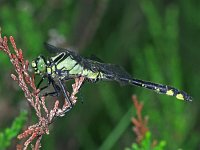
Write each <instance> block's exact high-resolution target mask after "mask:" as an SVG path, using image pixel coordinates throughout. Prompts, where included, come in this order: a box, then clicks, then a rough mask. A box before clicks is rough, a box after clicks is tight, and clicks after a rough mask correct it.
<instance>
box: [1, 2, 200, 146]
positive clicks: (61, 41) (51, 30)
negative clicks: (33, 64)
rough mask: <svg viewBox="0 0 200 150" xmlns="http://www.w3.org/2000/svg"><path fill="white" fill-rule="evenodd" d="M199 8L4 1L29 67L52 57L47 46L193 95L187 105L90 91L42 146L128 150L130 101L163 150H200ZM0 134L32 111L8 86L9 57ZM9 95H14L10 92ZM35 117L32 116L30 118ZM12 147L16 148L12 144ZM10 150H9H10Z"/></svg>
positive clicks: (114, 90) (4, 13)
mask: <svg viewBox="0 0 200 150" xmlns="http://www.w3.org/2000/svg"><path fill="white" fill-rule="evenodd" d="M199 10H200V2H199V1H197V0H196V1H195V0H190V1H188V0H179V1H173V0H162V1H158V0H151V1H150V0H136V1H132V0H125V1H122V0H98V1H93V0H79V1H74V0H58V1H56V0H49V1H45V0H35V1H32V2H28V1H24V0H11V1H5V0H2V1H0V26H1V28H2V30H3V34H4V35H13V36H14V37H15V39H16V43H17V45H18V47H21V48H22V49H23V50H24V54H25V55H26V56H27V58H29V59H30V60H32V59H33V58H35V57H37V56H38V55H39V54H43V55H45V56H46V55H50V54H47V52H46V51H45V49H44V47H43V42H44V41H48V42H51V43H52V44H54V45H59V46H63V47H75V49H76V50H77V51H79V53H81V54H82V55H84V56H89V55H91V54H95V55H96V56H98V57H100V58H101V59H102V60H104V61H105V62H112V63H115V64H120V65H122V66H123V67H124V68H125V69H126V70H127V71H128V72H130V73H131V74H132V75H133V76H134V77H135V78H141V79H145V80H151V81H154V82H160V83H163V84H170V85H173V86H175V87H178V88H180V89H184V90H185V91H187V92H188V93H190V94H191V95H192V96H193V98H194V100H193V102H192V103H184V102H180V101H178V100H176V99H175V98H172V97H167V96H164V95H158V94H155V93H153V92H150V91H148V90H143V89H141V88H136V87H131V86H119V85H118V84H117V83H112V82H102V83H98V84H85V85H84V87H83V88H82V94H81V95H80V96H79V97H80V98H79V99H80V101H81V99H83V104H81V103H80V102H79V103H78V104H77V105H76V107H74V109H73V110H72V111H70V112H69V114H68V116H67V117H64V118H61V119H58V120H57V121H56V122H55V123H54V124H53V125H52V129H51V132H50V135H49V136H46V137H45V138H44V139H43V143H42V144H43V147H44V148H45V149H48V150H54V149H57V150H59V149H83V150H86V149H87V150H88V149H102V150H106V149H115V150H117V149H124V148H125V147H131V145H132V143H133V142H134V141H135V135H134V133H133V132H132V129H131V127H132V125H131V122H130V118H131V116H133V115H134V113H133V106H132V102H131V95H132V94H136V95H137V96H138V98H139V99H140V100H142V101H143V102H144V105H145V108H144V111H145V112H144V113H145V114H147V115H148V116H149V118H150V122H149V128H150V130H151V137H153V138H156V139H160V140H164V141H166V142H167V145H166V146H165V148H166V149H178V148H182V149H199V147H200V145H199V143H200V138H199V137H200V128H199V122H200V119H199V117H198V116H199V113H200V111H199V109H198V106H199V104H200V102H199V98H198V91H199V85H200V78H199V75H200V69H199V63H200V61H199V56H200V51H199V50H198V49H199V47H200V43H199V40H200V34H199V31H200V12H199ZM0 65H1V71H0V83H1V84H0V95H1V98H0V131H3V130H4V129H5V128H6V127H9V126H10V125H11V122H12V120H14V118H15V117H16V116H17V114H18V112H19V111H20V110H21V109H28V107H27V104H26V103H25V101H24V100H23V99H24V96H23V93H22V92H21V91H19V88H18V87H17V85H16V84H15V82H13V81H12V80H10V73H11V72H12V71H13V70H12V68H11V65H10V63H9V60H8V58H6V56H4V55H0ZM8 92H9V93H8ZM29 118H30V116H29ZM13 143H15V142H14V141H13ZM12 148H13V147H12V146H11V147H10V149H12Z"/></svg>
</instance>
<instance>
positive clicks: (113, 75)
mask: <svg viewBox="0 0 200 150" xmlns="http://www.w3.org/2000/svg"><path fill="white" fill-rule="evenodd" d="M89 64H93V68H95V69H96V70H98V72H101V73H103V76H104V77H103V79H108V80H115V81H118V82H119V83H121V84H127V82H126V81H125V82H124V81H123V80H122V79H127V81H128V79H132V77H131V75H129V74H128V73H127V72H126V71H125V70H124V69H123V68H122V67H121V66H119V65H114V64H106V63H101V62H97V61H93V62H92V63H91V62H90V63H89Z"/></svg>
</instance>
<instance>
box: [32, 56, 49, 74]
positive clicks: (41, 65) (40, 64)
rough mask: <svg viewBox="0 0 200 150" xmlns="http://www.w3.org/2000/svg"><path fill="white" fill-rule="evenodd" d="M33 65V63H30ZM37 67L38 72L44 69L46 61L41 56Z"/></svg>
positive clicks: (42, 71)
mask: <svg viewBox="0 0 200 150" xmlns="http://www.w3.org/2000/svg"><path fill="white" fill-rule="evenodd" d="M32 65H33V64H32ZM37 69H38V71H39V72H40V73H44V72H45V71H46V63H45V61H44V59H43V58H39V59H38V62H37Z"/></svg>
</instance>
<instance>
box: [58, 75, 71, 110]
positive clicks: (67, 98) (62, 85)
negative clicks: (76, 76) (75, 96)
mask: <svg viewBox="0 0 200 150" xmlns="http://www.w3.org/2000/svg"><path fill="white" fill-rule="evenodd" d="M58 82H59V84H60V87H61V90H62V92H63V95H64V97H65V99H66V101H67V103H68V104H69V105H70V108H72V107H73V103H72V102H71V100H70V98H69V96H68V95H67V93H66V89H65V87H64V84H63V82H62V81H61V80H60V79H59V80H58Z"/></svg>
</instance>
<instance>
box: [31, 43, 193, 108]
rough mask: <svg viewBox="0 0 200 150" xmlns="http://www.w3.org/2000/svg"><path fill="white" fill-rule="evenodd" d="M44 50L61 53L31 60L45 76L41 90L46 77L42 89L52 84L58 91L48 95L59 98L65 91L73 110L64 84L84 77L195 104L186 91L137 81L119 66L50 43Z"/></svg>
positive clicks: (38, 71) (35, 68) (39, 72)
mask: <svg viewBox="0 0 200 150" xmlns="http://www.w3.org/2000/svg"><path fill="white" fill-rule="evenodd" d="M45 47H46V48H47V50H49V51H57V52H59V53H58V54H57V55H56V56H54V57H50V58H48V59H47V58H45V57H44V56H39V57H37V58H36V59H35V60H33V61H32V64H31V65H32V67H33V68H34V71H35V74H39V75H40V76H42V79H41V81H40V82H39V84H38V87H39V86H40V84H41V83H42V81H43V80H44V79H45V78H47V79H48V85H47V86H45V87H43V88H41V90H42V89H45V88H46V87H48V86H49V85H51V84H52V86H53V88H54V90H55V91H54V92H50V93H46V95H51V96H58V95H59V94H60V92H62V93H63V95H64V97H65V98H66V99H67V101H68V102H69V104H71V107H72V103H71V102H70V99H69V98H68V95H67V92H66V87H65V85H64V82H65V81H66V80H70V79H74V78H77V77H81V76H82V77H84V78H85V79H86V81H89V82H92V83H94V82H97V81H101V80H114V81H117V82H119V83H122V84H130V85H136V86H140V87H144V88H147V89H150V90H153V91H155V92H157V93H160V94H166V95H169V96H175V97H176V98H177V99H180V100H185V101H192V97H191V96H189V95H188V94H187V93H186V92H184V91H181V90H178V89H176V88H174V87H171V86H168V85H162V84H157V83H152V82H149V81H143V80H139V79H134V78H132V77H131V76H130V75H129V74H128V73H127V72H126V71H125V70H124V69H123V68H122V67H120V66H118V65H114V64H108V63H103V62H102V61H100V60H98V59H91V58H85V57H82V56H80V55H79V54H77V53H75V52H73V51H70V50H68V49H62V48H58V47H55V46H52V45H50V44H47V43H46V44H45Z"/></svg>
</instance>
